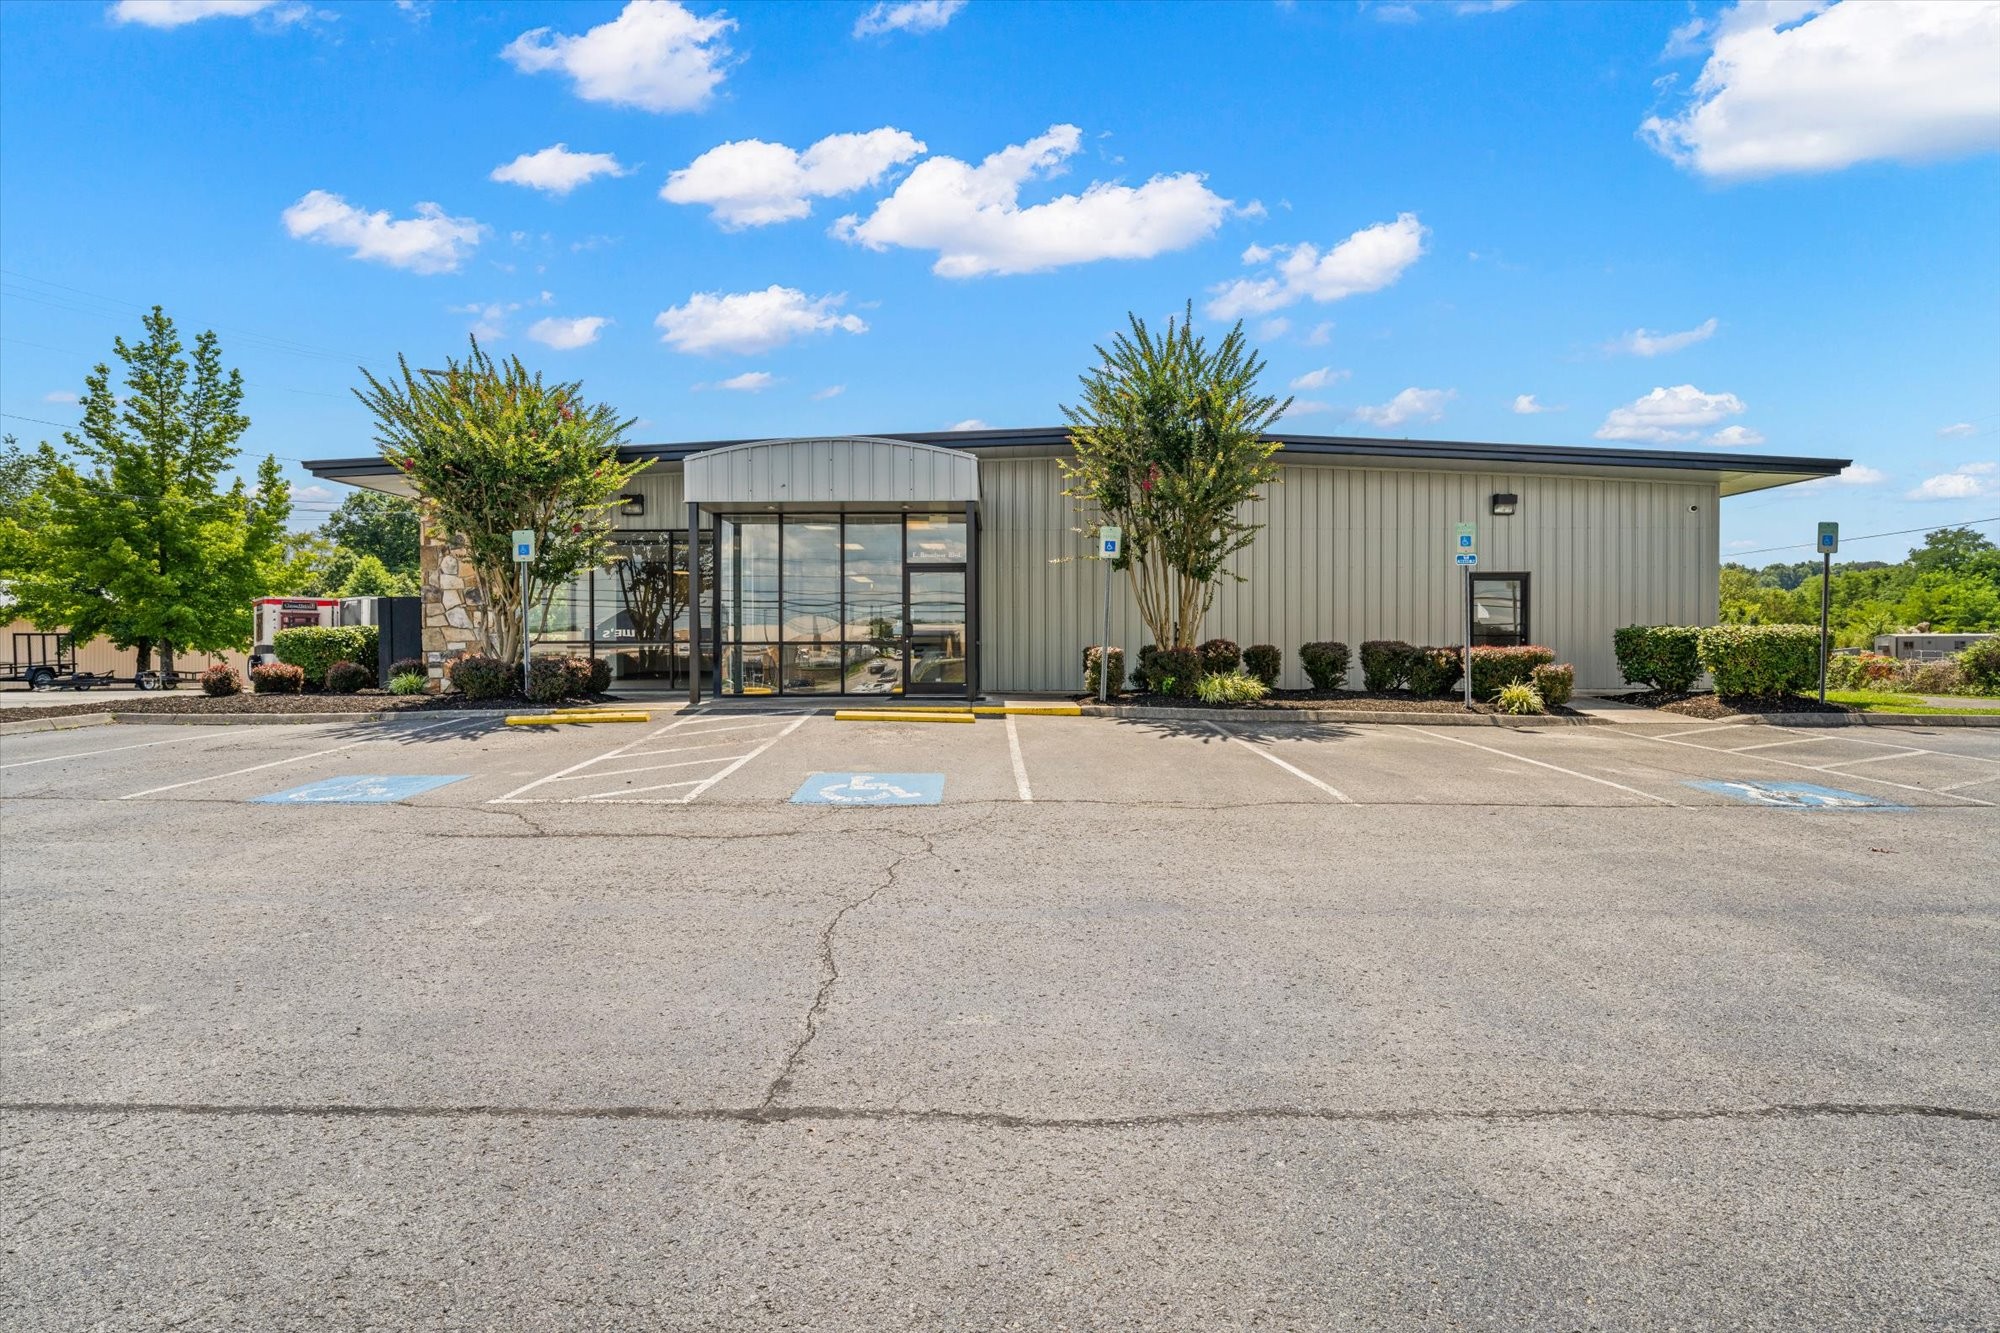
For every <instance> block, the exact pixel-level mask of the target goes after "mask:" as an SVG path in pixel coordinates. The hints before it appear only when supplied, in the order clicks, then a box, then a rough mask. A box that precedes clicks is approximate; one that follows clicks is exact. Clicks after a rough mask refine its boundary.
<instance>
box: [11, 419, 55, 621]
mask: <svg viewBox="0 0 2000 1333" xmlns="http://www.w3.org/2000/svg"><path fill="white" fill-rule="evenodd" d="M0 448H3V449H4V452H0V619H6V620H12V619H14V616H15V612H16V599H17V597H18V595H19V594H18V593H17V592H16V591H15V588H16V586H17V585H18V583H19V582H20V581H21V580H22V579H25V578H27V577H28V576H30V575H31V574H33V572H34V570H35V568H36V565H37V563H38V561H39V560H40V558H41V551H42V534H43V533H44V532H45V531H46V530H47V527H48V516H49V497H48V492H47V490H46V483H47V480H48V470H47V469H46V468H45V467H44V466H43V463H42V459H41V457H40V455H38V454H35V453H32V452H30V451H28V450H26V449H23V448H22V447H21V445H20V441H18V440H16V439H15V438H14V437H13V436H12V435H9V436H7V437H6V439H5V441H4V442H0Z"/></svg>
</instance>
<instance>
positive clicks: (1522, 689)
mask: <svg viewBox="0 0 2000 1333" xmlns="http://www.w3.org/2000/svg"><path fill="white" fill-rule="evenodd" d="M1494 705H1495V706H1496V707H1498V708H1499V710H1500V711H1501V712H1503V713H1514V714H1516V715H1521V714H1526V713H1546V712H1547V711H1548V709H1547V708H1546V707H1545V706H1544V705H1543V702H1542V696H1541V692H1540V691H1538V690H1537V689H1536V688H1535V687H1534V686H1532V685H1527V684H1523V683H1521V682H1520V681H1514V682H1512V683H1510V684H1506V685H1502V686H1501V687H1500V693H1499V696H1498V697H1497V698H1496V699H1495V700H1494Z"/></svg>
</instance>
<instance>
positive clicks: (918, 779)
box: [792, 773, 944, 805]
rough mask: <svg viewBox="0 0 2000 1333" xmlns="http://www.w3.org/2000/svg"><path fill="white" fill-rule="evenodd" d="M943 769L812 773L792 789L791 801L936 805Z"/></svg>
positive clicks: (942, 788) (942, 790)
mask: <svg viewBox="0 0 2000 1333" xmlns="http://www.w3.org/2000/svg"><path fill="white" fill-rule="evenodd" d="M942 800H944V774H942V773H815V774H813V775H812V776H811V777H809V778H807V779H806V780H805V782H804V783H803V784H802V785H801V786H800V787H799V789H798V790H797V791H795V792H793V793H792V804H793V805H936V804H938V803H939V802H941V801H942Z"/></svg>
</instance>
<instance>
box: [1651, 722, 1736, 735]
mask: <svg viewBox="0 0 2000 1333" xmlns="http://www.w3.org/2000/svg"><path fill="white" fill-rule="evenodd" d="M1750 725H1752V724H1750V723H1747V722H1711V723H1709V724H1708V725H1707V726H1705V727H1689V728H1688V729H1687V730H1686V731H1669V732H1666V733H1664V734H1665V735H1668V736H1713V735H1714V734H1715V733H1716V732H1718V731H1742V730H1743V729H1744V728H1745V727H1747V726H1750Z"/></svg>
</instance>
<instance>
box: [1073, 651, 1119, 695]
mask: <svg viewBox="0 0 2000 1333" xmlns="http://www.w3.org/2000/svg"><path fill="white" fill-rule="evenodd" d="M1103 655H1104V648H1103V645H1101V644H1095V643H1093V644H1091V645H1090V647H1088V648H1086V649H1084V650H1083V692H1084V693H1085V694H1088V695H1090V696H1091V697H1092V698H1095V697H1096V696H1097V662H1098V659H1099V658H1100V657H1102V656H1103ZM1124 688H1125V650H1124V649H1123V648H1113V649H1112V650H1111V683H1110V686H1109V688H1108V690H1107V693H1110V694H1117V693H1118V692H1119V691H1121V690H1123V689H1124Z"/></svg>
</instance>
